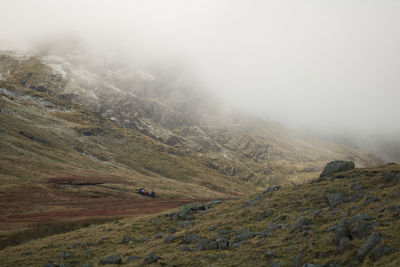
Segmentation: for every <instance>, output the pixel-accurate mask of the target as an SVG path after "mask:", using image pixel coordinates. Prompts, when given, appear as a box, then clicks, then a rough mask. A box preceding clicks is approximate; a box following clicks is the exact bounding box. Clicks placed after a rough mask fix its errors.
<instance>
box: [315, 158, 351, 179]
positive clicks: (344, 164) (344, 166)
mask: <svg viewBox="0 0 400 267" xmlns="http://www.w3.org/2000/svg"><path fill="white" fill-rule="evenodd" d="M354 168H355V165H354V162H352V161H343V160H336V161H331V162H329V163H328V164H326V166H325V168H324V170H323V171H322V173H321V175H320V176H319V177H324V176H327V175H330V174H333V173H336V172H344V171H348V170H352V169H354Z"/></svg>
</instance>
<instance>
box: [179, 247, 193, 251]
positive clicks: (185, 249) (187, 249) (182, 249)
mask: <svg viewBox="0 0 400 267" xmlns="http://www.w3.org/2000/svg"><path fill="white" fill-rule="evenodd" d="M180 250H181V251H187V252H191V251H192V250H191V249H190V248H189V247H188V246H183V247H181V248H180Z"/></svg>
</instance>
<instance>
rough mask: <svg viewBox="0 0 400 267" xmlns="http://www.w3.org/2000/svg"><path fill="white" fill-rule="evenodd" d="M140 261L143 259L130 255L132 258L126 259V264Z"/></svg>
mask: <svg viewBox="0 0 400 267" xmlns="http://www.w3.org/2000/svg"><path fill="white" fill-rule="evenodd" d="M141 259H143V258H142V257H139V256H135V255H132V256H128V257H126V262H127V263H129V262H131V261H136V260H141Z"/></svg>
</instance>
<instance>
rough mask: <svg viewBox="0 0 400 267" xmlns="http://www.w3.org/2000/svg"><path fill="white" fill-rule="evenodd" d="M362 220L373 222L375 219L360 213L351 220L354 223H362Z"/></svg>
mask: <svg viewBox="0 0 400 267" xmlns="http://www.w3.org/2000/svg"><path fill="white" fill-rule="evenodd" d="M361 220H362V221H372V220H375V218H374V217H372V216H371V215H368V214H366V213H360V214H357V215H354V216H353V218H351V221H353V222H355V221H361Z"/></svg>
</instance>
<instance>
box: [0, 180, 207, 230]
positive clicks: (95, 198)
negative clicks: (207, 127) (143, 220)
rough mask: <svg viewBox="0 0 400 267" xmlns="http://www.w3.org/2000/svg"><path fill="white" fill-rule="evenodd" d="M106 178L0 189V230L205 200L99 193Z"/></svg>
mask: <svg viewBox="0 0 400 267" xmlns="http://www.w3.org/2000/svg"><path fill="white" fill-rule="evenodd" d="M111 180H112V182H113V183H115V182H120V181H117V180H114V179H111ZM109 182H111V181H110V180H107V179H96V180H93V179H89V178H87V179H66V178H55V179H50V180H48V181H46V183H43V184H25V185H22V186H21V187H19V188H16V189H13V190H8V191H3V192H1V191H0V231H7V230H13V229H18V228H23V227H26V226H27V225H29V224H33V223H47V222H56V221H65V220H71V219H72V220H78V219H84V218H90V217H116V216H127V215H135V214H153V213H159V212H162V211H164V210H168V209H173V208H176V207H178V206H180V205H183V204H185V203H190V202H196V201H205V200H206V199H188V198H186V199H183V198H182V199H162V198H161V199H157V198H156V199H152V198H148V197H144V196H141V195H139V194H132V192H130V193H127V192H121V191H115V192H113V193H111V194H110V193H109V192H108V193H107V194H102V193H104V188H102V186H103V185H104V184H105V183H109ZM60 186H67V187H60ZM88 188H89V189H88ZM102 190H103V191H102Z"/></svg>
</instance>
